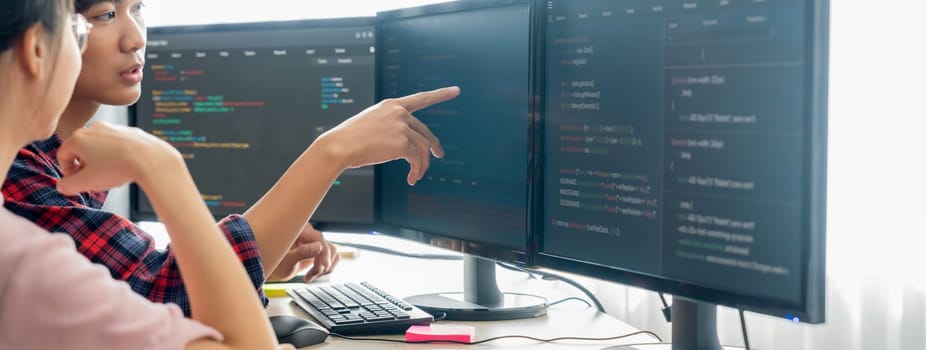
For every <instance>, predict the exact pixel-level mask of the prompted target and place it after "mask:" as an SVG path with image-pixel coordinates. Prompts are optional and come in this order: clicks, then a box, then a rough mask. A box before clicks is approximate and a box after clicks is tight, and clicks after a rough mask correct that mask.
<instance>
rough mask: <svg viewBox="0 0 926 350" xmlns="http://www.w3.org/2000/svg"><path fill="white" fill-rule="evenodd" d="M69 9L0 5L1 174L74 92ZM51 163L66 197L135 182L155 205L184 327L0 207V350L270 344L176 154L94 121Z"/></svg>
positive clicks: (42, 3) (74, 19)
mask: <svg viewBox="0 0 926 350" xmlns="http://www.w3.org/2000/svg"><path fill="white" fill-rule="evenodd" d="M73 8H74V4H73V3H72V1H66V0H0V86H2V88H0V169H2V170H0V173H3V174H6V171H7V169H8V168H9V167H10V164H11V163H12V162H13V158H14V157H15V156H16V154H17V150H19V149H20V148H21V147H23V145H25V144H27V143H29V142H32V141H35V140H41V139H45V138H48V137H49V136H50V135H51V134H52V132H53V131H54V130H55V126H56V124H57V121H58V116H60V115H61V113H62V111H63V110H64V107H65V105H66V104H67V102H68V100H69V98H70V97H71V94H72V92H73V89H74V84H75V81H76V80H77V75H78V72H79V71H80V65H81V60H80V49H81V48H83V47H85V45H86V40H87V31H88V30H89V29H90V26H89V25H87V22H86V20H85V19H84V18H83V17H82V16H80V15H75V14H72V12H73ZM75 37H76V38H77V40H75ZM58 160H59V161H60V162H61V164H64V166H63V167H62V172H63V173H64V178H63V179H62V180H61V181H60V182H59V183H58V189H59V190H60V191H62V192H64V193H76V192H77V191H85V190H102V189H106V188H109V187H112V186H117V185H120V184H123V183H126V182H129V181H136V182H137V183H138V184H139V186H141V188H142V189H143V190H144V191H145V192H146V193H147V194H148V195H149V197H150V198H152V204H153V205H154V207H155V209H156V210H157V212H158V214H160V218H161V220H162V221H163V222H164V224H165V225H166V227H167V230H168V231H169V232H170V235H171V239H172V244H173V248H174V250H175V253H176V255H177V257H178V261H179V265H180V266H179V268H180V270H182V273H183V279H184V282H185V286H186V289H187V291H188V293H189V298H190V303H191V308H192V320H191V319H187V318H184V316H183V313H182V312H181V311H180V308H178V307H177V306H176V305H173V304H154V303H151V302H150V301H148V300H146V299H144V298H142V297H141V296H139V295H138V294H136V293H134V292H132V290H131V289H129V287H128V285H127V284H125V283H123V282H119V281H116V280H114V279H112V277H111V276H110V274H109V272H108V271H107V270H106V269H105V268H104V267H102V266H98V265H93V264H91V263H90V262H89V261H88V260H87V259H86V258H85V257H84V256H83V255H81V254H80V253H78V252H77V250H76V249H75V246H74V241H73V240H72V239H71V238H70V237H68V236H65V235H50V234H48V233H47V232H44V231H43V230H42V229H40V228H39V227H38V226H35V225H34V224H33V223H31V222H29V221H27V220H25V219H23V218H21V217H19V216H16V215H14V214H12V213H10V212H9V211H7V210H6V209H3V208H0V349H94V350H97V349H271V348H275V347H276V340H275V338H274V336H273V333H272V331H271V329H270V325H269V324H268V322H267V316H266V314H265V312H264V310H263V309H262V308H261V304H260V301H259V299H258V298H257V297H256V296H255V293H254V289H253V288H251V286H250V285H251V283H250V281H249V280H248V277H247V276H246V274H245V271H244V268H243V267H242V265H241V264H240V263H239V262H238V259H237V257H236V255H235V253H234V252H233V251H232V249H231V247H230V245H229V243H228V242H227V241H226V240H225V238H224V237H223V236H222V235H221V234H220V232H219V229H218V228H217V227H216V226H215V223H214V221H213V219H212V216H211V215H210V214H209V211H208V210H207V209H206V207H205V205H204V204H203V201H202V200H201V199H200V197H199V192H198V191H197V190H196V187H195V185H194V184H193V182H192V180H191V178H190V175H189V173H188V171H187V170H186V166H185V165H184V162H183V159H182V158H181V157H180V155H179V153H178V152H177V151H176V150H174V149H172V148H171V147H170V146H169V145H168V144H166V143H164V142H163V141H161V140H159V139H157V138H154V137H152V136H150V135H147V134H145V133H143V132H140V131H138V130H135V129H130V128H125V127H117V126H109V125H106V124H103V123H95V124H94V126H92V127H90V128H86V129H81V130H77V131H76V132H75V133H74V136H73V137H72V138H69V139H68V140H67V142H65V143H64V144H63V145H62V147H61V149H60V152H59V153H58ZM168 203H169V205H168ZM204 247H208V249H205V248H204ZM219 289H220V290H221V291H222V292H220V293H216V292H215V291H216V290H219ZM229 305H234V306H235V307H228V306H229Z"/></svg>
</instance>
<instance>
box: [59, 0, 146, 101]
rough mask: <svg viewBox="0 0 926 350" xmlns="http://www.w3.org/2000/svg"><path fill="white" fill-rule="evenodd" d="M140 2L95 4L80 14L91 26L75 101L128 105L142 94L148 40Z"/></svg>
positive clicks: (118, 0)
mask: <svg viewBox="0 0 926 350" xmlns="http://www.w3.org/2000/svg"><path fill="white" fill-rule="evenodd" d="M143 7H144V3H143V2H142V1H141V0H114V1H103V2H99V3H96V4H94V5H93V6H91V7H90V8H89V9H87V10H86V11H84V12H82V13H81V14H83V15H84V17H87V19H88V20H89V21H90V23H91V24H93V30H92V31H91V34H90V42H89V43H88V46H87V50H86V51H85V52H84V54H83V66H82V67H81V70H80V77H79V78H78V79H77V85H76V87H75V89H74V96H75V98H82V99H87V100H91V101H93V102H96V103H100V104H106V105H117V106H121V105H129V104H132V103H134V102H135V101H136V100H138V97H139V96H140V94H141V80H142V68H143V65H144V63H145V40H146V37H147V34H146V27H145V22H144V19H143V18H142V13H141V12H142V8H143Z"/></svg>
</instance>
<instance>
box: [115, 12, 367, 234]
mask: <svg viewBox="0 0 926 350" xmlns="http://www.w3.org/2000/svg"><path fill="white" fill-rule="evenodd" d="M376 23H377V22H376V17H373V16H369V17H343V18H322V19H302V20H291V21H262V22H242V23H216V24H197V25H177V26H160V27H150V28H148V36H149V37H150V36H151V35H160V34H186V33H192V34H200V33H218V32H228V31H251V32H255V31H278V30H292V29H322V28H343V27H370V28H372V29H375V28H376ZM374 57H375V56H374ZM374 79H375V78H374ZM143 84H144V82H143ZM374 84H375V82H374ZM137 105H138V104H137V102H136V103H133V104H132V105H130V106H129V113H128V123H129V126H137V125H138V110H137ZM281 175H282V174H281ZM139 191H140V189H139V188H138V185H136V184H134V183H133V184H131V186H129V219H130V220H132V221H135V222H138V221H157V220H158V218H157V214H156V213H155V212H153V211H143V210H141V208H139V198H140V197H139ZM321 205H324V202H322V204H321ZM213 216H214V217H215V218H216V219H217V220H218V219H221V218H223V217H226V216H227V215H222V214H213ZM309 222H311V223H312V225H313V226H314V227H315V228H316V229H318V230H321V231H330V232H345V233H366V234H368V233H370V232H372V228H373V222H372V221H370V222H357V221H350V222H348V221H334V220H324V218H322V220H318V219H315V218H312V219H310V220H309Z"/></svg>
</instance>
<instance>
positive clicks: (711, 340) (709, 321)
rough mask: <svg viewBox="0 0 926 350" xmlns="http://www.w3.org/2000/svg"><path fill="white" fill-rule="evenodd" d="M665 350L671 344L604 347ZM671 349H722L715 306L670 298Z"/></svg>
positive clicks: (617, 349) (624, 349)
mask: <svg viewBox="0 0 926 350" xmlns="http://www.w3.org/2000/svg"><path fill="white" fill-rule="evenodd" d="M635 349H639V350H668V349H670V345H668V344H664V345H657V346H654V345H646V346H637V347H631V346H614V347H609V348H606V350H635ZM671 349H672V350H723V347H722V346H720V341H719V340H718V339H717V305H714V304H707V303H702V302H697V301H693V300H689V299H684V298H680V297H677V296H676V297H673V298H672V345H671Z"/></svg>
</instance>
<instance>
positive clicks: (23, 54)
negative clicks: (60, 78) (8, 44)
mask: <svg viewBox="0 0 926 350" xmlns="http://www.w3.org/2000/svg"><path fill="white" fill-rule="evenodd" d="M45 43H46V40H45V28H44V27H43V26H42V25H41V24H40V23H36V24H34V25H32V27H29V29H28V30H26V32H25V33H23V36H22V39H21V40H20V41H19V44H17V45H16V46H17V47H16V49H17V50H16V52H17V54H16V58H17V60H18V61H19V65H20V67H22V69H23V72H24V73H25V74H26V76H27V77H30V78H33V79H39V78H40V77H41V76H42V66H43V61H44V60H45V59H47V57H48V47H47V45H46V44H45Z"/></svg>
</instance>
